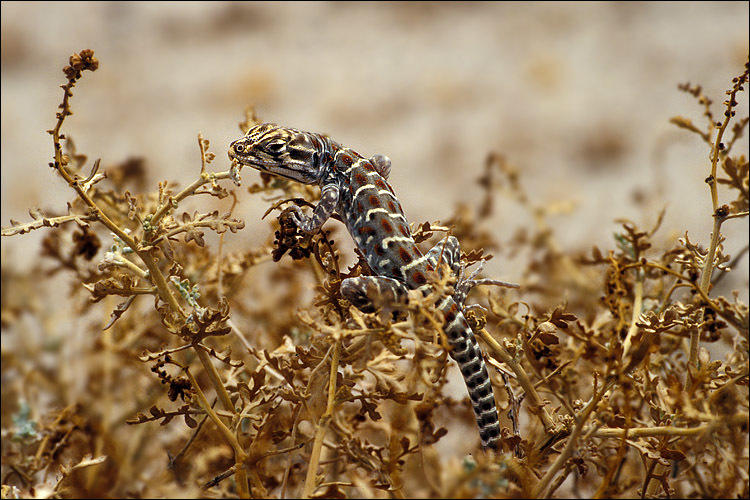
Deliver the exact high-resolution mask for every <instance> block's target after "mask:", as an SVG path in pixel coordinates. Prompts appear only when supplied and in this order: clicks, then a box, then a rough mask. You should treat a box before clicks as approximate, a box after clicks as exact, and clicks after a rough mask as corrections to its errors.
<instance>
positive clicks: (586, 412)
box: [531, 387, 607, 498]
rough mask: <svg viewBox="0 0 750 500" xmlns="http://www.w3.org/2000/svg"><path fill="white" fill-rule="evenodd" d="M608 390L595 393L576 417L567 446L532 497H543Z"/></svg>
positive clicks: (573, 449) (604, 389) (603, 389)
mask: <svg viewBox="0 0 750 500" xmlns="http://www.w3.org/2000/svg"><path fill="white" fill-rule="evenodd" d="M606 392H607V388H606V387H603V388H602V389H601V390H600V391H599V392H598V393H595V394H594V396H593V397H592V398H591V400H590V401H589V403H588V404H587V405H586V407H584V409H583V410H582V411H581V413H580V414H578V416H577V417H576V421H577V422H576V425H575V427H574V428H573V431H572V432H571V433H570V436H568V442H567V444H566V445H565V448H564V449H563V451H562V452H561V453H560V455H558V457H557V459H556V460H555V462H554V463H553V464H552V465H551V466H550V468H549V469H548V470H547V472H546V473H545V474H544V476H543V477H542V479H541V480H540V481H539V483H538V484H537V486H536V488H534V491H533V492H532V493H531V498H540V497H542V494H543V493H544V490H546V489H547V486H548V485H549V484H550V482H551V481H552V479H553V478H554V477H555V474H557V472H558V471H559V470H560V469H562V468H563V466H564V465H565V462H567V461H568V458H570V456H571V455H572V454H573V452H574V451H575V448H576V445H577V444H578V443H577V441H578V437H579V436H580V435H581V431H582V430H583V426H584V424H585V423H586V421H587V420H588V419H589V417H590V416H591V413H592V412H593V411H594V409H595V408H596V406H597V404H598V403H599V401H600V400H601V398H602V396H603V395H604V394H605V393H606Z"/></svg>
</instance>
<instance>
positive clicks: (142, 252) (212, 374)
mask: <svg viewBox="0 0 750 500" xmlns="http://www.w3.org/2000/svg"><path fill="white" fill-rule="evenodd" d="M76 81H77V79H76V78H69V79H68V83H66V84H65V85H63V86H62V88H63V91H64V94H63V101H62V103H61V104H60V111H59V112H58V113H57V123H56V124H55V127H54V128H53V129H52V130H50V131H49V133H50V135H52V141H53V145H54V150H55V162H54V168H55V170H57V172H58V173H59V174H60V176H61V177H62V178H63V179H64V180H65V181H66V182H67V183H68V185H69V186H70V187H72V188H73V189H74V190H75V191H76V193H77V194H78V196H79V198H81V200H83V201H84V202H85V203H86V205H88V206H89V207H90V208H91V211H92V214H93V215H94V216H95V217H96V218H97V219H98V220H99V221H101V223H102V224H104V226H105V227H107V229H109V230H110V231H112V232H113V233H114V234H115V235H117V236H118V237H119V238H120V239H121V240H122V241H123V242H124V243H125V245H127V246H129V247H130V248H131V249H132V250H133V251H134V252H135V253H136V255H138V257H139V258H140V259H141V261H143V263H144V264H145V265H146V268H147V269H148V274H149V279H150V280H151V282H152V283H153V284H154V286H156V289H157V292H158V294H159V297H160V298H161V299H162V300H163V301H164V302H166V303H167V304H168V305H169V307H170V309H171V310H173V311H175V313H177V314H178V315H179V316H180V318H181V319H182V320H185V319H186V318H187V315H186V314H185V312H184V311H183V310H182V308H181V307H180V305H179V303H178V302H177V299H176V298H175V296H174V294H173V293H172V290H171V289H170V288H169V285H168V284H167V280H166V278H165V277H164V274H163V273H162V272H161V269H159V266H158V265H157V263H156V260H155V259H154V258H153V256H152V254H151V250H150V249H148V250H146V249H144V248H143V247H141V246H140V245H139V243H138V241H137V240H136V239H135V237H133V236H131V235H130V234H128V233H127V232H125V231H124V230H122V229H120V227H119V226H118V225H117V224H115V223H114V222H113V221H112V220H111V219H110V218H109V217H107V215H106V214H105V213H104V212H103V211H102V210H101V208H99V206H98V205H97V204H96V202H95V201H94V200H93V199H92V198H91V197H90V196H89V195H88V193H87V192H86V191H87V190H86V189H85V188H84V185H83V182H82V180H81V179H79V178H77V177H76V178H74V177H73V176H72V175H71V174H70V173H68V171H67V170H65V167H64V166H63V157H62V147H61V145H60V129H61V128H62V125H63V123H64V121H65V118H66V117H67V116H68V115H70V114H72V112H71V111H70V104H69V100H70V97H71V96H72V95H73V94H72V92H71V90H72V89H73V87H75V84H76ZM97 164H98V162H97ZM229 176H230V174H229V171H227V172H221V173H218V174H212V175H209V174H206V173H205V172H203V173H202V174H201V177H200V178H199V179H198V180H196V181H195V182H193V183H192V184H191V185H190V186H188V187H187V188H185V189H184V190H183V191H182V192H180V193H179V194H178V195H177V196H176V197H175V198H174V200H175V202H177V201H179V200H181V199H183V198H184V197H186V196H188V195H189V194H191V193H192V191H194V190H195V189H197V188H198V187H199V186H201V185H203V184H205V183H206V182H209V181H210V180H212V179H221V178H228V177H229ZM170 201H171V200H170ZM170 207H171V205H170V204H169V203H165V204H164V205H162V207H161V211H160V212H157V215H159V218H161V216H163V215H164V213H166V211H167V210H168V209H169V208H170ZM154 219H156V221H157V222H158V218H156V217H154ZM155 223H156V222H154V224H155ZM196 351H197V352H198V357H199V359H200V360H201V363H202V364H203V367H204V369H205V370H206V372H207V373H208V374H209V378H210V379H211V382H212V383H213V385H214V389H215V390H216V393H217V395H218V397H219V400H220V401H221V402H222V405H223V406H225V409H226V410H228V411H231V412H232V413H236V409H235V408H234V406H233V405H232V404H231V400H230V399H229V394H228V393H227V391H226V388H225V387H224V384H223V383H222V382H221V377H220V376H219V374H218V372H217V371H216V368H215V367H214V365H213V363H211V359H210V357H209V356H208V354H207V353H206V352H205V351H204V350H203V349H202V348H200V347H196ZM188 373H189V372H188ZM191 382H192V383H193V386H194V387H195V388H196V390H198V384H197V382H196V381H195V380H194V379H193V380H191ZM201 395H202V393H201ZM203 399H205V397H204V398H203ZM206 408H208V409H207V410H206V411H207V413H209V415H213V416H214V417H215V418H213V420H214V421H215V422H216V423H217V425H218V424H220V423H221V421H220V420H219V417H218V416H216V414H215V413H213V410H212V409H211V408H210V405H208V404H207V402H206V406H205V408H204V409H206ZM221 425H222V426H223V429H222V427H221V426H220V430H221V431H222V434H224V436H225V438H227V439H229V438H232V439H234V436H233V435H232V433H231V432H230V431H229V429H227V428H226V426H224V425H223V424H221ZM224 429H226V431H227V432H224ZM229 442H230V444H232V447H233V448H234V449H235V460H236V462H237V464H238V468H237V470H238V473H237V478H236V479H237V485H238V486H237V489H238V492H239V493H241V495H240V496H243V495H242V493H244V497H249V492H248V490H247V484H248V483H247V475H246V473H245V469H244V462H245V460H246V459H247V455H246V454H245V452H244V451H243V450H242V447H241V446H239V443H237V440H236V439H234V443H233V442H232V441H231V440H230V441H229ZM235 443H236V446H235Z"/></svg>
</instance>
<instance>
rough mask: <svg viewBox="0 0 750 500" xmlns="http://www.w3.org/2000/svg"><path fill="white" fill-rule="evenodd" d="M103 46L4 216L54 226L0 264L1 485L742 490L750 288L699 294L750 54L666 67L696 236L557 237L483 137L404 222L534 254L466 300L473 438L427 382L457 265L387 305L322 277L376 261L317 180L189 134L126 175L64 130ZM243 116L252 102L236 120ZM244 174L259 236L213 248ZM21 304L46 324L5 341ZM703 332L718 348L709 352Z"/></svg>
mask: <svg viewBox="0 0 750 500" xmlns="http://www.w3.org/2000/svg"><path fill="white" fill-rule="evenodd" d="M97 66H98V61H97V59H96V58H95V57H94V55H93V52H92V51H90V50H84V51H82V52H81V53H79V54H75V55H74V56H72V57H71V59H70V64H69V66H66V68H65V69H64V73H65V76H66V80H67V81H66V83H65V84H64V85H63V86H62V88H63V101H62V103H61V104H60V109H59V111H58V113H57V122H56V123H55V126H54V127H53V129H51V130H50V131H49V133H50V134H51V136H52V143H53V146H54V160H53V161H52V162H51V163H50V170H51V174H53V175H58V176H60V177H61V178H62V179H64V181H65V182H66V183H67V184H68V186H69V188H70V189H71V190H72V194H73V196H72V198H71V201H70V202H69V203H68V206H67V209H66V210H63V211H59V210H57V211H49V212H43V211H42V210H39V209H36V208H34V209H32V210H30V215H31V219H32V220H31V221H29V222H23V223H21V222H16V221H11V225H10V226H8V227H6V228H3V229H2V234H3V236H13V235H19V234H23V233H26V232H29V231H32V230H37V229H39V230H42V231H46V235H45V237H44V241H43V246H42V250H41V254H42V257H43V259H40V261H39V264H38V265H37V266H36V267H35V268H34V269H32V270H30V271H28V272H21V271H19V270H17V269H16V268H15V267H14V265H13V261H12V259H6V258H5V255H4V258H3V262H2V285H3V296H2V328H3V340H4V341H3V350H2V381H3V382H2V383H3V386H2V491H3V497H33V496H36V497H82V496H87V497H112V496H115V497H124V496H134V497H150V496H171V497H174V496H176V497H185V496H206V497H227V496H228V497H234V496H239V497H274V498H278V497H299V496H304V497H336V498H343V497H449V498H450V497H552V496H555V495H566V496H567V495H579V496H594V497H633V496H641V497H649V498H653V497H673V496H689V497H723V498H733V497H745V498H747V497H748V495H749V491H748V307H747V305H746V304H744V303H742V302H741V301H740V300H739V299H738V297H737V295H736V294H735V295H733V296H731V297H725V296H718V295H716V294H715V293H713V292H712V286H713V284H714V283H716V281H718V280H720V279H722V277H723V276H724V275H726V274H727V273H730V272H731V267H732V264H733V259H735V261H736V259H740V258H747V247H746V246H745V248H744V249H743V250H741V251H740V252H739V253H738V254H737V255H736V256H732V255H729V254H727V253H725V243H726V240H725V238H726V237H730V238H731V236H728V235H731V234H732V231H731V230H726V227H727V226H728V225H730V224H746V223H747V216H748V158H747V149H746V146H747V142H746V140H745V139H742V137H743V134H744V133H745V131H746V129H747V126H748V118H747V117H746V116H745V117H735V110H736V109H737V106H738V104H737V98H738V95H739V94H742V92H744V86H745V85H746V83H747V77H748V71H747V66H746V68H745V70H744V72H742V74H741V75H740V76H738V77H737V78H735V79H734V81H733V83H732V87H731V89H730V90H729V91H728V98H727V100H726V101H725V102H724V103H723V105H720V106H715V105H714V103H712V102H711V100H710V99H709V98H708V97H707V96H705V95H704V94H703V92H702V89H701V88H700V87H699V86H693V85H688V84H686V85H682V86H680V89H681V90H683V91H685V92H688V93H690V94H692V95H693V96H695V98H696V100H697V102H698V103H699V105H700V106H702V108H703V112H704V116H705V123H704V124H703V125H699V124H694V123H693V122H692V121H690V120H688V119H686V118H681V117H677V118H673V119H672V121H673V122H674V123H675V124H676V125H677V126H679V127H682V128H683V129H686V133H694V134H697V135H699V136H700V137H701V138H702V140H703V141H705V144H706V149H707V151H708V162H707V167H706V176H707V178H706V182H707V185H708V193H707V194H706V195H707V196H711V199H712V201H713V213H711V214H706V215H705V216H706V217H710V218H712V220H713V232H712V234H711V235H688V234H687V233H685V234H684V237H683V238H681V239H679V240H678V241H668V240H667V239H665V238H663V237H661V236H659V232H658V231H659V227H658V226H659V224H657V225H656V227H652V228H642V227H638V225H637V224H635V223H633V222H630V221H625V222H623V223H622V229H621V231H620V232H619V233H618V234H616V235H615V237H614V239H613V243H612V248H607V249H599V248H590V249H589V250H588V251H587V252H586V253H585V254H583V253H580V254H579V253H574V252H566V251H564V250H562V249H561V246H560V245H559V244H558V243H557V241H556V237H555V232H554V231H553V229H552V226H551V224H550V222H549V217H550V210H551V208H550V207H549V206H546V205H536V204H535V202H534V201H533V200H532V199H531V198H530V197H529V196H527V194H526V193H527V192H528V191H527V189H528V188H527V187H526V186H525V185H524V180H523V178H522V176H521V174H520V172H519V170H517V169H516V168H515V167H513V166H512V165H511V164H510V163H509V162H508V161H506V160H505V159H504V158H503V157H502V156H500V155H497V154H490V155H489V156H488V159H487V163H486V169H485V172H484V174H483V176H482V177H481V178H480V179H479V185H480V186H481V189H482V190H483V193H484V196H483V198H482V200H480V203H479V204H478V206H476V207H471V206H459V207H457V208H456V210H455V213H454V214H453V215H452V216H451V217H450V219H449V220H445V221H443V222H438V221H433V222H431V223H429V222H423V223H420V224H414V225H413V226H412V229H413V230H414V234H415V238H416V240H417V242H418V244H421V245H423V247H424V248H428V247H429V246H430V245H432V244H434V243H435V242H436V241H437V240H438V239H439V238H442V237H445V235H446V234H447V233H451V234H453V235H454V236H456V237H457V238H458V239H459V241H460V242H461V245H462V247H463V249H464V252H465V253H464V258H465V260H466V262H467V263H469V264H472V263H476V262H478V261H480V260H482V259H486V258H489V257H491V256H490V255H489V254H487V253H486V252H488V251H491V252H495V253H496V254H498V255H500V257H501V258H502V257H503V256H509V255H515V254H519V253H522V252H523V253H526V254H527V255H529V256H530V259H529V263H528V266H527V267H526V269H524V270H523V272H522V273H521V276H522V278H521V279H522V281H521V283H520V284H521V285H522V289H521V291H518V290H510V289H503V288H491V287H484V288H483V287H480V288H479V289H478V290H475V291H474V292H472V296H471V298H470V301H471V302H474V303H476V304H478V305H480V306H483V307H473V308H471V309H470V311H469V312H468V317H469V320H470V322H471V324H472V327H473V328H474V330H475V331H476V332H477V333H478V336H479V337H480V339H481V340H480V341H481V343H482V345H483V347H484V348H485V352H486V357H487V360H488V363H489V365H490V369H491V372H492V377H493V385H494V386H495V393H496V396H497V398H498V401H497V403H498V408H499V409H500V410H501V414H502V417H501V420H502V425H503V426H504V429H503V439H502V446H501V448H500V449H498V450H497V451H496V452H492V453H487V454H485V453H482V452H481V451H479V446H478V436H477V435H476V428H475V424H474V420H473V415H472V411H471V407H470V405H469V403H468V398H467V397H460V398H457V399H456V398H454V397H451V396H449V395H447V393H446V390H445V389H446V384H447V382H448V377H447V374H448V371H449V368H450V367H451V361H450V358H449V357H448V349H449V347H448V346H447V343H446V341H445V339H444V338H443V334H442V329H441V322H442V315H441V314H439V313H438V311H436V307H435V304H436V302H437V301H438V300H439V299H440V297H441V296H443V295H444V294H446V293H450V292H451V289H452V287H453V286H454V285H455V283H454V282H453V281H452V280H451V279H450V278H448V277H446V278H439V277H437V276H435V277H433V280H434V285H435V286H434V291H433V293H431V294H429V295H428V296H426V297H421V296H411V297H410V300H409V305H408V310H407V311H403V312H401V313H399V314H382V313H379V312H375V313H373V314H365V313H362V312H360V311H358V310H357V309H355V308H353V307H350V305H349V304H348V303H347V302H346V301H345V300H344V299H343V298H342V296H341V294H340V290H339V286H340V283H341V281H342V280H343V279H345V278H347V277H352V276H357V275H360V274H368V273H369V272H370V271H369V269H368V267H367V264H366V262H365V261H364V259H363V257H362V256H361V255H356V257H355V258H354V259H352V258H348V259H346V258H342V254H344V253H345V252H351V250H345V249H344V248H349V247H342V248H340V246H339V244H338V242H337V240H336V239H338V238H341V239H345V238H347V237H348V236H347V235H346V234H345V232H344V231H343V228H342V227H341V225H340V224H335V223H333V224H328V225H326V230H324V231H321V232H320V233H318V234H315V235H312V236H311V235H305V234H302V233H300V232H299V231H298V230H297V228H296V226H295V225H294V223H293V222H292V221H291V219H290V217H289V207H290V203H291V202H294V203H297V204H299V205H302V206H304V205H305V204H308V206H309V204H310V203H311V202H315V200H316V199H317V195H318V194H319V192H318V188H313V187H309V186H301V185H299V184H296V183H293V182H288V181H286V180H283V179H279V178H275V177H268V176H265V175H261V182H259V183H254V184H252V185H251V186H250V187H249V189H248V188H243V187H241V174H243V175H244V174H247V175H249V176H251V177H254V176H255V175H256V173H255V172H240V170H239V168H238V166H237V165H227V166H226V168H225V170H222V171H211V170H210V169H209V167H210V164H211V163H212V161H213V160H215V157H214V154H213V153H211V152H210V151H209V142H208V140H206V139H204V138H203V137H202V136H200V135H199V137H198V146H199V148H200V152H201V159H202V161H201V165H200V168H199V169H198V167H197V166H196V168H195V170H196V171H197V172H198V176H197V178H196V179H195V180H194V181H192V182H191V183H189V184H187V185H186V186H185V187H183V188H179V187H178V185H177V184H176V183H174V182H167V181H165V182H161V183H159V185H158V187H157V189H155V190H153V191H148V190H146V189H144V184H145V181H144V172H145V169H146V168H147V167H146V166H145V164H144V162H143V161H141V160H129V161H127V162H124V163H123V164H120V165H112V166H111V167H107V168H106V169H102V168H101V166H100V162H99V161H98V160H97V161H95V162H93V164H92V166H91V167H88V166H87V165H88V164H89V163H90V162H89V161H88V159H87V157H86V156H85V155H84V154H82V153H80V152H78V151H76V148H75V145H74V144H73V142H72V141H71V140H70V139H69V138H66V137H65V135H64V134H63V132H62V129H63V125H64V123H65V121H66V119H67V118H68V116H69V115H71V114H72V112H71V103H70V100H71V97H72V95H73V93H72V90H73V88H74V87H75V86H76V84H77V83H78V82H79V80H80V79H81V78H82V76H83V75H84V74H85V72H86V71H94V70H96V68H97ZM716 107H718V108H720V109H721V111H722V114H721V116H718V117H717V116H716V115H715V114H714V113H715V108H716ZM254 122H255V117H254V116H253V115H252V113H251V112H248V113H247V117H246V120H245V122H244V123H242V124H241V125H240V127H241V129H242V130H243V131H245V130H247V129H248V128H249V127H250V126H251V125H252V124H253V123H254ZM743 147H744V148H745V152H744V153H741V152H738V151H737V150H739V149H742V148H743ZM220 158H223V154H221V155H220ZM217 163H221V162H217ZM186 171H187V169H186ZM241 189H245V190H246V191H249V193H250V194H251V195H254V196H264V197H265V199H267V200H269V201H273V203H271V205H270V207H269V209H268V212H266V214H265V215H269V214H271V213H276V212H277V213H278V217H277V218H276V219H274V220H271V221H270V222H268V224H269V226H272V227H273V229H269V233H270V232H271V231H273V232H274V234H273V235H272V236H269V237H268V238H267V240H266V241H247V242H246V250H244V251H242V252H229V251H226V250H225V249H224V242H225V241H226V240H227V239H228V238H235V237H241V235H242V232H241V230H242V229H243V227H244V224H245V223H244V222H243V221H241V220H238V219H236V218H235V217H233V215H232V213H233V211H234V209H235V207H236V203H237V200H238V193H240V190H241ZM131 190H138V191H139V192H138V193H135V194H134V193H131ZM199 195H207V196H199ZM508 199H511V200H512V202H515V203H518V204H520V205H521V206H523V207H525V208H526V209H527V210H528V213H529V215H530V220H533V223H532V224H531V225H527V226H525V227H521V228H519V230H518V232H517V234H516V237H514V238H513V240H512V241H509V242H503V243H502V244H501V243H500V242H498V241H497V240H496V239H495V237H494V236H493V234H492V233H491V231H490V230H489V224H488V223H487V220H488V218H489V216H490V215H491V214H492V211H493V208H494V205H495V204H497V203H499V202H500V201H501V200H503V201H504V202H508V201H507V200H508ZM188 201H193V202H194V206H201V207H209V206H210V207H214V206H221V207H224V208H223V209H222V210H219V209H216V208H206V209H204V210H203V211H195V210H193V211H186V210H185V208H183V207H184V206H185V205H186V204H187V202H188ZM196 204H197V205H196ZM265 215H264V217H265ZM579 216H580V215H579ZM734 219H738V220H734ZM659 220H661V219H659ZM256 223H257V221H256V222H254V224H256ZM235 233H236V234H235ZM704 241H705V242H706V244H705V245H701V244H700V243H699V242H704ZM733 243H734V245H733V247H737V246H739V247H741V245H742V242H733ZM271 261H273V262H271ZM344 261H347V262H352V261H353V262H354V263H353V264H351V265H345V264H344ZM53 279H57V280H58V281H59V280H60V279H62V280H64V282H65V283H67V284H68V285H67V286H69V287H70V293H69V295H70V298H63V297H59V298H58V303H56V304H54V303H53V304H52V305H50V304H48V303H47V302H46V301H44V300H42V299H40V298H39V295H40V294H41V293H42V292H40V291H39V290H40V284H41V285H43V284H44V283H45V282H46V280H53ZM311 290H314V293H311ZM563 290H564V293H561V291H563ZM58 295H59V291H58ZM563 297H564V298H563ZM375 306H377V307H379V308H382V307H383V306H387V304H375ZM55 308H57V310H56V311H55ZM61 308H64V309H63V310H61ZM386 309H387V307H386ZM66 315H67V316H68V317H76V318H79V319H78V320H77V321H70V320H69V319H66V318H65V316H66ZM29 317H31V318H35V319H37V320H38V321H37V322H35V323H32V324H33V326H34V328H37V329H40V330H41V331H42V332H44V333H43V335H42V337H44V338H43V339H41V340H38V341H33V340H32V338H33V336H30V337H29V338H28V339H27V340H23V337H24V335H26V334H27V333H26V332H27V331H28V329H29V328H30V325H29V322H28V318H29ZM70 325H76V328H83V331H77V332H69V331H66V330H65V328H69V327H70ZM61 329H62V331H63V332H64V335H62V334H60V331H61ZM6 341H7V342H6ZM709 343H718V344H720V345H722V346H724V350H725V352H726V356H724V357H723V359H712V358H711V356H710V355H709V353H708V351H707V350H706V349H705V348H704V347H705V346H706V345H707V344H709ZM6 345H12V346H13V347H12V348H6ZM450 433H461V435H463V436H471V438H470V439H471V440H472V441H473V442H475V444H476V447H475V449H474V450H475V451H474V453H473V455H471V456H462V455H459V454H453V455H452V454H450V453H445V448H441V445H445V442H443V443H440V441H441V440H447V436H449V434H450ZM439 450H440V451H439ZM563 483H564V484H563Z"/></svg>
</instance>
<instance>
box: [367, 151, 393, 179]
mask: <svg viewBox="0 0 750 500" xmlns="http://www.w3.org/2000/svg"><path fill="white" fill-rule="evenodd" d="M369 162H370V163H372V166H373V167H375V171H376V172H377V173H379V174H380V175H381V177H383V179H388V176H389V175H391V159H390V158H388V157H387V156H385V155H373V156H371V157H370V159H369Z"/></svg>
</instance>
